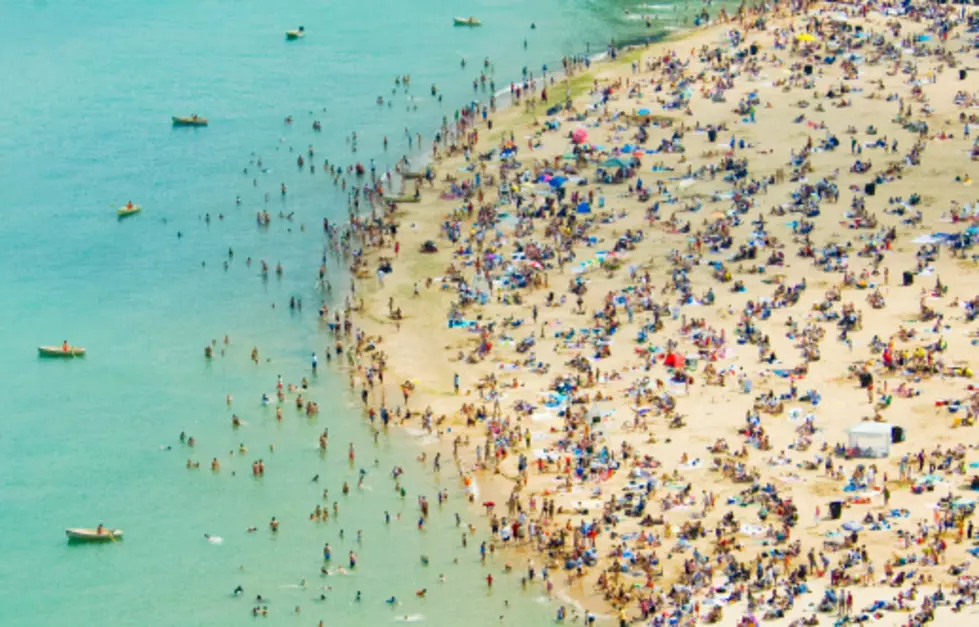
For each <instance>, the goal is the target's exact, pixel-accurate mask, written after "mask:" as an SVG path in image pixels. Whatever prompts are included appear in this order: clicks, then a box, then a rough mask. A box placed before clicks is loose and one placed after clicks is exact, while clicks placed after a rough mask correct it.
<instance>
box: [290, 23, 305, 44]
mask: <svg viewBox="0 0 979 627" xmlns="http://www.w3.org/2000/svg"><path fill="white" fill-rule="evenodd" d="M305 35H306V29H305V28H303V27H302V26H300V27H299V28H297V29H296V30H287V31H286V39H288V40H289V41H293V40H296V39H300V38H302V37H304V36H305Z"/></svg>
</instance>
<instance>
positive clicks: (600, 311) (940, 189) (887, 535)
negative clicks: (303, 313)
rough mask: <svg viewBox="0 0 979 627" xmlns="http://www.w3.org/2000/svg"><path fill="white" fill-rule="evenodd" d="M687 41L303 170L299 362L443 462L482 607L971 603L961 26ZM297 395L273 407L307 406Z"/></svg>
mask: <svg viewBox="0 0 979 627" xmlns="http://www.w3.org/2000/svg"><path fill="white" fill-rule="evenodd" d="M704 21H705V22H706V21H710V24H709V25H708V26H706V27H704V28H702V29H699V30H696V31H694V32H692V33H690V34H688V35H687V36H685V37H683V38H681V39H678V40H674V41H668V42H664V43H661V44H656V45H649V46H641V47H635V48H631V49H622V50H615V49H612V50H611V51H610V54H609V57H610V58H609V59H608V61H609V62H607V63H596V64H592V63H591V62H590V61H589V62H586V61H585V60H583V59H579V58H569V59H566V60H565V63H564V64H563V65H564V67H563V68H562V70H563V72H562V73H560V74H548V73H547V72H543V73H541V74H539V75H537V76H534V75H533V74H528V75H527V76H525V77H524V80H523V81H522V82H521V83H518V84H513V85H511V88H510V98H511V100H512V106H510V107H508V108H505V109H504V108H500V109H499V110H498V109H497V106H496V104H497V103H496V102H495V100H486V101H484V102H473V103H470V104H469V105H467V106H465V107H464V108H462V109H461V110H460V111H459V112H458V113H457V115H456V116H454V118H453V119H450V118H448V117H446V118H445V119H444V120H443V124H442V126H441V128H439V129H438V130H437V131H436V133H434V136H433V137H432V138H430V139H431V152H430V153H429V154H430V159H428V160H427V161H426V162H424V163H422V164H418V163H415V164H412V163H410V162H409V161H408V160H407V159H406V160H405V161H404V162H402V163H401V164H400V165H399V167H398V168H397V169H396V171H394V172H391V171H388V172H379V171H377V169H376V168H375V166H374V164H373V163H371V164H370V165H368V166H357V167H356V168H355V167H354V166H351V167H349V168H347V169H343V168H341V167H338V166H334V165H331V164H329V163H324V166H323V167H324V169H325V170H327V171H328V172H329V173H330V174H331V175H332V176H333V181H334V184H336V185H338V186H342V188H343V189H344V190H347V188H348V187H349V190H350V192H349V193H350V208H349V209H350V220H349V223H348V224H336V223H334V222H330V221H328V220H324V222H323V237H324V239H325V242H326V249H325V252H324V258H323V264H322V265H321V267H320V269H319V274H318V277H317V285H318V287H319V289H320V290H321V291H322V294H323V299H324V302H323V304H322V305H321V307H320V309H319V316H320V320H321V326H322V333H323V335H324V346H325V347H318V348H317V349H316V353H315V354H314V355H313V362H312V370H313V372H314V373H315V372H316V370H317V368H318V367H324V368H332V369H336V370H339V371H341V372H342V373H343V376H344V377H345V378H346V379H347V381H348V382H349V386H350V393H351V395H352V397H354V398H356V399H357V401H358V402H359V403H360V404H361V405H362V408H363V414H364V419H365V421H368V422H369V424H370V425H371V428H372V429H375V430H376V433H377V434H379V435H380V434H384V433H385V432H386V431H387V430H388V427H389V425H390V426H394V425H398V426H402V427H403V432H404V433H405V434H407V435H408V437H417V438H418V440H419V446H420V447H421V452H420V454H419V458H418V459H419V465H420V466H421V467H423V468H425V469H431V470H432V471H435V472H440V473H442V476H443V477H445V476H446V473H447V472H449V469H450V467H451V468H452V469H454V470H453V471H454V472H455V473H456V474H457V478H458V485H457V487H456V489H458V490H462V491H464V492H465V493H466V494H467V495H468V497H469V501H470V503H471V511H470V512H469V516H468V518H469V521H468V522H467V523H466V525H465V526H464V528H465V529H466V530H467V531H466V533H464V534H463V537H462V542H463V551H465V552H466V553H467V554H469V555H470V556H471V555H473V554H475V552H477V551H478V552H479V559H481V560H484V563H485V567H486V585H489V586H492V583H493V578H494V577H497V578H498V577H514V578H518V579H519V580H520V583H521V584H522V585H523V586H525V587H527V588H533V589H540V590H544V591H545V592H546V593H547V594H548V595H550V596H552V597H553V598H554V599H555V601H554V603H555V606H556V616H555V618H556V620H558V621H568V622H571V621H574V620H579V621H583V622H586V623H587V622H596V621H597V622H601V621H614V622H616V623H617V624H620V625H628V624H643V625H667V624H670V625H676V624H681V625H688V624H695V623H705V624H721V625H745V626H747V625H755V624H758V623H760V622H772V623H773V624H787V625H815V624H831V625H842V624H847V623H850V622H864V621H868V620H872V621H874V622H879V623H881V624H885V625H890V624H893V625H919V624H923V623H925V622H929V621H930V620H933V619H935V618H936V617H940V619H941V620H955V619H954V618H953V617H954V616H955V614H956V613H963V614H967V615H970V614H972V613H974V612H975V611H976V608H975V607H974V606H975V601H976V593H977V590H979V580H977V579H976V577H977V572H976V568H975V566H974V565H973V562H974V561H975V559H976V558H977V557H979V537H976V534H975V533H974V522H973V513H974V510H975V506H976V496H977V490H979V447H977V442H979V440H977V439H976V438H975V437H973V435H974V433H975V432H974V430H973V427H974V426H975V421H976V416H977V414H979V389H977V388H976V386H975V384H974V383H973V381H974V373H973V361H974V358H973V356H974V355H975V354H976V349H975V347H976V346H977V345H979V327H977V326H976V322H975V320H976V317H977V316H979V281H977V279H976V277H977V276H979V274H977V273H976V269H977V260H979V255H977V247H976V242H977V241H979V194H977V193H976V190H975V189H974V188H973V186H972V174H971V173H973V172H975V171H976V163H977V161H979V143H976V142H974V140H973V136H972V131H973V129H974V126H975V124H976V122H977V120H979V92H977V91H976V89H975V86H976V85H977V83H976V82H975V77H974V76H970V71H971V70H972V68H970V63H973V62H974V61H975V59H976V55H977V51H979V13H977V12H975V11H971V10H970V8H969V7H967V6H961V5H945V4H929V3H918V2H909V3H896V2H895V3H869V2H852V3H839V2H835V3H820V4H808V3H793V4H792V5H788V6H787V5H780V6H778V7H777V8H774V9H772V8H766V10H762V9H749V8H747V7H743V8H742V9H741V10H739V11H737V12H734V13H733V14H730V15H729V14H727V13H726V12H724V11H721V12H720V13H719V14H717V15H716V16H713V19H712V20H707V19H706V18H705V20H704ZM432 92H433V95H434V93H435V88H434V86H433V89H432ZM484 100H485V99H484ZM287 123H292V121H291V119H289V120H287ZM314 128H315V127H314ZM406 132H407V131H406ZM409 137H411V135H409ZM422 140H423V138H422V137H421V136H420V135H419V136H418V137H417V142H418V143H419V144H421V142H422ZM348 143H349V144H350V145H351V147H352V150H353V151H356V143H357V138H356V135H353V136H352V137H351V138H350V141H348ZM309 157H310V160H311V162H312V158H313V151H312V148H310V150H309ZM257 167H258V168H261V167H262V164H261V162H259V163H258V164H257ZM299 167H300V168H302V167H304V163H303V162H302V157H300V161H299ZM413 168H414V169H413ZM246 174H247V172H246ZM281 193H282V194H283V195H285V194H286V189H285V186H284V185H283V186H282V190H281ZM288 219H290V220H291V217H288ZM273 221H274V219H273V218H271V217H270V216H269V215H268V213H267V212H260V213H259V215H258V222H259V226H260V228H262V227H267V225H268V224H269V223H270V222H273ZM229 254H231V253H230V251H229ZM328 259H329V260H337V263H341V264H343V265H344V266H346V268H347V269H348V270H349V272H350V275H351V280H350V285H349V286H344V287H343V288H341V287H339V286H333V285H331V284H330V283H329V280H328V273H327V267H326V266H327V263H328ZM331 263H332V262H331ZM262 264H263V272H264V273H266V274H267V273H268V272H269V268H268V266H267V265H265V262H262ZM276 271H277V272H282V270H281V268H277V269H276ZM297 306H298V307H299V308H302V302H301V300H300V301H299V302H298V304H297V303H296V302H292V303H290V307H291V308H295V307H297ZM217 352H220V353H221V354H222V355H223V354H224V351H223V350H220V351H219V349H218V347H217V345H216V344H215V345H214V346H211V347H209V348H208V349H207V351H206V356H207V357H208V358H215V357H216V356H217V355H216V353H217ZM317 354H318V355H324V360H325V361H326V362H327V363H326V364H320V363H319V361H318V357H317ZM251 357H252V360H253V361H254V362H255V363H256V364H260V363H261V361H262V359H263V356H262V355H260V353H259V349H258V348H257V347H256V349H255V350H254V351H253V352H252V355H251ZM305 374H308V373H305ZM302 376H304V375H303V374H297V378H300V377H302ZM306 387H307V385H306V382H305V381H303V383H301V384H296V385H289V384H285V383H284V382H283V381H282V380H281V379H280V380H279V381H278V382H277V398H274V397H265V398H263V403H265V404H269V405H283V404H286V403H292V402H294V403H295V404H296V406H297V408H299V409H301V410H302V411H304V412H305V413H306V414H307V415H308V416H315V415H317V414H318V412H319V411H320V408H319V406H318V405H317V404H316V402H314V401H312V400H311V399H310V398H307V397H306V394H305V390H306ZM228 405H229V411H231V405H232V402H231V399H230V398H229V399H228ZM278 411H280V412H281V409H280V410H278ZM279 416H281V413H280V414H279ZM233 426H234V427H238V426H240V424H235V425H233ZM319 446H320V448H321V449H326V448H327V447H328V446H329V442H328V432H326V431H324V433H323V434H322V436H321V437H320V441H319ZM333 446H336V444H334V445H333ZM340 446H344V444H343V443H340ZM349 455H350V459H351V462H353V456H354V455H355V452H354V450H353V448H351V449H350V450H349ZM450 456H451V457H450ZM448 459H451V460H453V463H452V464H450V463H449V462H448V461H447V460H448ZM187 463H188V467H193V464H195V463H199V462H196V461H194V460H188V462H187ZM217 463H218V462H217V459H216V458H215V459H214V461H213V462H212V469H213V470H216V471H217V470H219V467H217V468H215V467H214V466H213V464H217ZM253 472H255V473H262V472H264V464H263V463H262V462H261V461H257V462H256V463H255V465H254V466H253ZM398 474H399V473H398V472H397V470H396V471H395V473H394V475H393V476H392V479H393V480H394V481H397V476H398ZM324 481H325V480H324ZM334 489H337V488H334ZM343 489H344V490H347V489H349V488H348V486H346V485H344V487H343ZM437 496H438V499H439V500H440V502H441V499H442V498H443V494H442V493H441V492H439V493H438V495H437ZM418 503H419V510H420V512H421V518H420V519H419V526H421V525H423V524H424V522H423V521H424V518H425V517H426V516H427V515H428V500H427V497H425V496H419V497H418ZM334 507H335V506H334ZM329 515H330V513H329V509H328V508H327V507H322V508H320V507H317V511H314V513H313V515H312V516H311V518H315V519H316V520H322V519H324V518H326V519H328V518H329ZM273 523H274V524H275V525H276V530H277V525H278V523H277V521H275V520H274V519H273V520H272V523H270V524H273ZM460 523H461V521H460ZM487 553H489V554H490V556H489V558H487ZM324 558H325V561H326V562H329V561H330V560H331V559H332V555H330V554H329V546H327V547H326V548H324ZM349 561H350V564H349V566H350V568H353V567H354V566H355V565H356V564H355V563H356V557H355V555H354V554H353V553H351V554H350V556H349ZM324 571H325V572H329V566H328V565H327V566H324ZM420 592H421V593H422V594H424V592H423V591H420ZM297 609H298V608H297ZM258 611H261V610H260V609H259V610H258Z"/></svg>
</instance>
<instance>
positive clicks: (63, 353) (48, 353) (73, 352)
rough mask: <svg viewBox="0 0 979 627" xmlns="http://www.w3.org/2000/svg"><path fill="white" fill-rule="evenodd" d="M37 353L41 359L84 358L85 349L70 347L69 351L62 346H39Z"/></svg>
mask: <svg viewBox="0 0 979 627" xmlns="http://www.w3.org/2000/svg"><path fill="white" fill-rule="evenodd" d="M37 352H38V354H39V355H40V356H41V357H65V358H67V357H84V356H85V349H84V348H82V347H81V346H69V347H68V350H65V349H63V348H62V347H60V346H38V347H37Z"/></svg>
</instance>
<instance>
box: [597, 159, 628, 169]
mask: <svg viewBox="0 0 979 627" xmlns="http://www.w3.org/2000/svg"><path fill="white" fill-rule="evenodd" d="M602 165H603V166H605V167H606V168H628V167H629V164H628V163H626V162H625V161H623V160H622V159H618V158H614V159H609V160H608V161H606V162H605V163H603V164H602Z"/></svg>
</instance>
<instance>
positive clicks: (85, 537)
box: [65, 529, 122, 542]
mask: <svg viewBox="0 0 979 627" xmlns="http://www.w3.org/2000/svg"><path fill="white" fill-rule="evenodd" d="M65 535H66V536H68V541H69V542H114V541H117V540H122V529H103V530H102V533H99V532H98V530H96V529H65Z"/></svg>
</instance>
